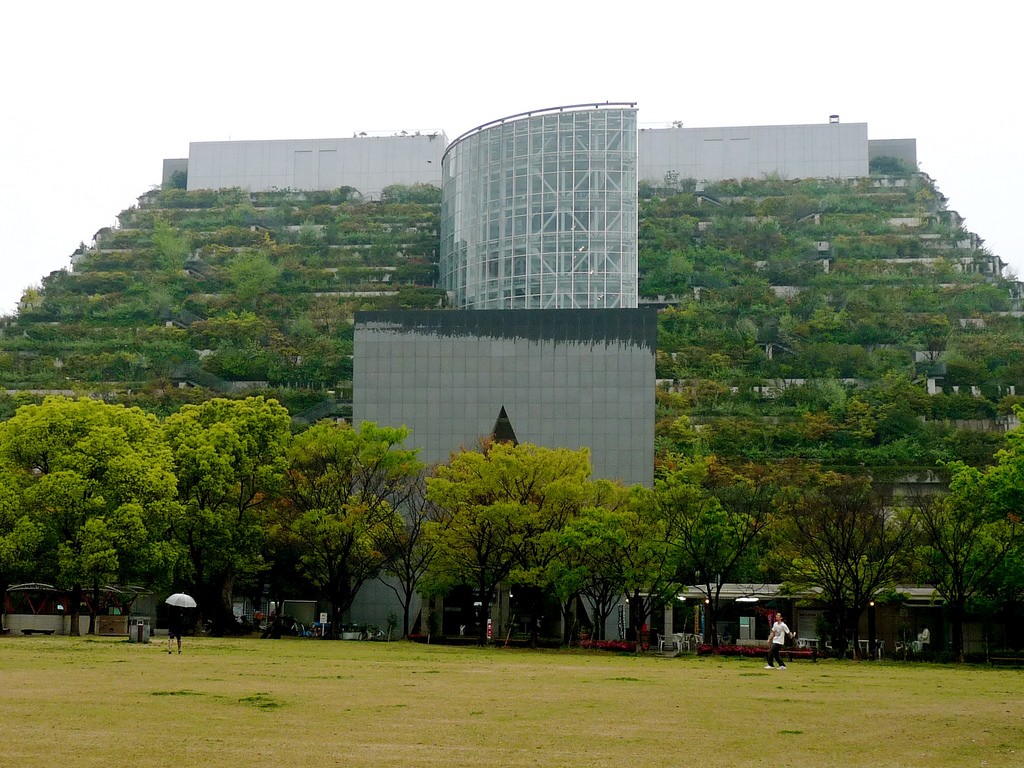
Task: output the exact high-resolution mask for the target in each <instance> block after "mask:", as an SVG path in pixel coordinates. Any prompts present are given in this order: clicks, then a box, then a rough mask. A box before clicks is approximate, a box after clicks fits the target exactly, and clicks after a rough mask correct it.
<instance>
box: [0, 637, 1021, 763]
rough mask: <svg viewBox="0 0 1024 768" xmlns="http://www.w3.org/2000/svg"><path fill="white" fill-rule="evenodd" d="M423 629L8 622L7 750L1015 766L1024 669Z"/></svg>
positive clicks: (0, 692) (178, 759)
mask: <svg viewBox="0 0 1024 768" xmlns="http://www.w3.org/2000/svg"><path fill="white" fill-rule="evenodd" d="M762 667H763V662H762V661H758V660H756V659H731V658H730V659H716V658H705V657H701V658H697V657H695V656H682V657H678V658H674V659H666V658H660V657H657V656H647V657H635V656H632V655H615V654H611V653H607V652H600V651H586V652H583V651H525V650H501V649H479V648H455V647H446V646H438V645H431V646H426V645H417V644H412V643H404V642H402V643H368V642H343V641H339V642H327V641H316V640H298V639H288V640H277V641H274V640H255V639H239V640H235V639H230V640H229V639H212V638H186V640H185V652H184V653H183V654H182V655H180V656H179V655H178V654H177V653H175V654H173V655H168V654H167V643H166V639H163V640H162V641H161V639H159V638H156V639H154V642H153V643H150V644H147V645H139V644H134V643H127V642H125V641H123V640H119V639H113V638H66V637H38V636H36V637H11V636H7V637H3V638H0V763H2V764H3V765H10V766H17V767H18V768H35V767H37V766H53V765H71V766H75V768H82V767H88V766H104V767H105V768H109V767H111V766H115V767H117V768H121V766H134V765H140V766H141V765H156V766H168V767H169V768H182V767H183V766H243V765H244V766H258V767H259V768H263V767H264V766H267V767H273V768H278V767H279V766H296V765H298V766H335V765H346V766H369V765H378V766H401V767H402V768H418V767H420V766H488V767H494V768H503V767H504V766H517V767H521V766H616V767H619V766H634V765H643V766H652V767H653V768H667V767H668V766H682V767H686V768H688V767H689V766H694V767H695V768H716V767H717V766H723V767H724V766H729V768H735V767H736V766H752V765H759V766H760V765H773V766H774V765H785V766H797V767H799V768H804V767H810V766H814V767H815V768H817V767H818V766H845V767H847V768H856V766H872V768H878V767H879V766H885V767H888V766H920V767H921V768H941V767H942V766H956V768H973V767H974V766H986V768H999V766H1008V767H1009V766H1013V767H1014V768H1019V766H1022V765H1024V672H1022V671H1021V670H1016V669H987V668H976V667H965V668H958V667H954V666H933V665H926V664H904V663H894V662H851V661H819V662H818V663H817V664H814V663H811V662H809V661H795V662H792V663H791V664H790V665H789V669H787V670H784V671H769V670H766V669H762Z"/></svg>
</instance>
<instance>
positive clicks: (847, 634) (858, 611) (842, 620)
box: [776, 472, 914, 653]
mask: <svg viewBox="0 0 1024 768" xmlns="http://www.w3.org/2000/svg"><path fill="white" fill-rule="evenodd" d="M785 517H786V519H785V523H784V526H783V528H782V530H781V532H780V533H781V535H780V536H779V538H778V541H777V542H776V544H777V550H776V551H777V554H778V556H779V557H780V562H779V565H780V568H781V570H782V572H783V577H784V579H785V581H786V585H787V587H788V588H789V589H791V590H794V591H800V592H806V591H810V590H816V589H817V590H820V594H821V600H822V601H823V602H824V603H825V604H826V606H827V608H828V610H829V613H830V614H831V616H832V618H833V621H834V624H833V627H834V629H833V631H834V635H833V637H832V643H833V646H834V647H835V648H836V649H837V650H840V651H842V650H845V648H846V645H847V642H848V641H849V640H850V639H852V641H853V649H854V652H855V653H856V652H858V651H859V644H858V642H857V640H858V634H859V633H858V625H859V622H860V617H861V615H862V614H863V613H864V610H865V609H866V608H867V607H868V604H869V603H870V602H871V600H873V599H875V597H876V596H877V595H878V594H879V593H881V592H883V591H885V590H887V589H890V588H891V587H893V585H894V584H895V583H896V580H897V578H898V577H899V576H900V575H902V574H903V573H904V572H905V571H906V566H907V563H908V560H909V557H910V555H911V543H912V542H911V538H910V537H911V536H912V534H913V533H914V527H913V525H912V524H911V521H910V519H909V516H908V515H906V514H905V513H903V512H902V511H901V512H898V513H894V512H893V511H892V510H891V509H890V507H889V505H888V504H887V502H886V500H885V499H883V498H882V497H881V496H880V495H879V494H878V493H876V492H875V489H874V487H873V486H872V483H871V480H870V479H869V478H867V477H851V476H846V475H839V474H836V473H831V472H827V473H824V474H820V475H817V476H812V477H809V478H806V480H805V481H804V490H803V492H802V493H800V494H799V495H798V496H797V497H796V498H795V500H794V501H793V502H792V503H790V504H788V505H787V506H786V516H785Z"/></svg>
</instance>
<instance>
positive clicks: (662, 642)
mask: <svg viewBox="0 0 1024 768" xmlns="http://www.w3.org/2000/svg"><path fill="white" fill-rule="evenodd" d="M666 649H668V650H671V651H675V652H676V653H678V652H679V651H680V650H681V648H680V645H679V638H678V637H677V636H676V635H658V652H659V653H664V652H665V650H666Z"/></svg>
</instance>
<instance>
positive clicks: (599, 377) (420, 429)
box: [353, 308, 657, 486]
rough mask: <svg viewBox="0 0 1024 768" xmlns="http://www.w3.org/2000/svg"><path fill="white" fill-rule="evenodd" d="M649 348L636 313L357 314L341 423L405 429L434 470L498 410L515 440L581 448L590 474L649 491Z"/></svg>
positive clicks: (643, 314)
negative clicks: (349, 401) (348, 403)
mask: <svg viewBox="0 0 1024 768" xmlns="http://www.w3.org/2000/svg"><path fill="white" fill-rule="evenodd" d="M656 341H657V321H656V313H655V311H654V310H653V309H646V308H644V309H616V310H487V311H478V310H465V311H451V312H432V311H410V312H359V313H356V328H355V356H354V362H353V420H354V422H355V424H357V425H358V424H360V423H362V422H363V421H372V422H376V423H378V424H382V425H387V426H400V425H405V426H407V427H409V428H410V429H411V430H412V436H411V438H410V439H409V441H408V442H407V443H406V445H407V447H413V448H418V449H419V450H420V458H421V459H422V460H423V461H425V462H427V463H435V462H444V461H447V460H448V459H449V457H450V455H451V453H452V452H453V451H458V450H459V449H461V448H467V449H470V450H472V449H476V448H478V447H479V445H480V440H481V438H485V437H487V436H489V435H491V434H492V432H493V431H494V428H495V424H496V422H497V421H498V417H499V414H500V413H501V412H502V409H504V412H505V414H506V415H507V417H508V421H509V424H510V425H511V428H512V430H514V432H515V436H516V438H517V440H518V441H519V442H520V443H534V444H536V445H541V446H545V447H549V448H563V447H564V448H571V449H577V448H581V447H586V448H589V449H590V452H591V462H592V465H593V470H594V476H595V477H600V478H607V479H610V480H621V481H622V482H624V483H626V484H630V485H632V484H635V483H640V484H643V485H646V486H651V485H652V483H653V473H654V395H655V379H654V355H655V345H656Z"/></svg>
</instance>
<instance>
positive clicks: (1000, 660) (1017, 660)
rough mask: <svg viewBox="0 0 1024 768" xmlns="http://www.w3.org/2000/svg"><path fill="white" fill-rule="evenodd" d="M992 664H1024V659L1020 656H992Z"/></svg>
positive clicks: (990, 658)
mask: <svg viewBox="0 0 1024 768" xmlns="http://www.w3.org/2000/svg"><path fill="white" fill-rule="evenodd" d="M989 663H991V664H1024V657H1020V656H990V657H989Z"/></svg>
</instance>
